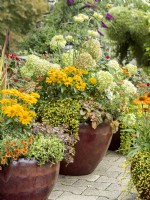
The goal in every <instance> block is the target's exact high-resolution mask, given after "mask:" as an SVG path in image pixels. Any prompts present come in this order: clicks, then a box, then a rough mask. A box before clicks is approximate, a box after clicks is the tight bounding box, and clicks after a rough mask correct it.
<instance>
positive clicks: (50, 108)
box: [38, 98, 80, 163]
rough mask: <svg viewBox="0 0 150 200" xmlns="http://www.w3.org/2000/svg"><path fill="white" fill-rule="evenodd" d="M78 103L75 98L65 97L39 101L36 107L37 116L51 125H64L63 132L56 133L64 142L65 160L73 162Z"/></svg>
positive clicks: (78, 115)
mask: <svg viewBox="0 0 150 200" xmlns="http://www.w3.org/2000/svg"><path fill="white" fill-rule="evenodd" d="M79 111H80V104H79V102H78V101H77V100H72V99H70V98H68V99H67V98H66V99H63V100H53V101H50V100H49V102H44V101H41V102H40V104H39V108H38V117H39V119H40V120H41V121H42V122H46V124H48V125H50V126H51V127H64V128H65V132H63V133H62V131H61V132H59V133H56V135H57V136H58V137H59V138H61V139H62V140H63V142H64V144H65V158H64V159H65V160H66V162H67V163H69V162H73V157H72V156H74V154H75V149H74V145H75V143H76V142H77V140H78V139H79V136H78V130H79V123H80V121H79V119H80V112H79Z"/></svg>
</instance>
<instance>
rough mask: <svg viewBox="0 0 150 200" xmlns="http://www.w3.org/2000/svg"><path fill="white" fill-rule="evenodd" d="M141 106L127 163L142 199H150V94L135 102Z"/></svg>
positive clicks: (132, 180)
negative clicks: (129, 165)
mask: <svg viewBox="0 0 150 200" xmlns="http://www.w3.org/2000/svg"><path fill="white" fill-rule="evenodd" d="M134 103H136V104H140V106H138V110H137V114H138V115H137V125H136V128H135V130H134V131H135V134H134V137H135V141H134V144H133V145H132V147H131V148H130V150H129V153H128V157H127V158H128V159H127V162H128V163H129V164H131V170H130V171H131V183H132V184H133V185H134V186H135V188H136V189H137V191H138V193H139V196H140V198H141V199H144V200H149V199H150V134H149V129H150V114H149V113H150V112H149V111H150V107H149V105H150V93H147V94H146V95H144V96H141V97H139V99H136V100H134Z"/></svg>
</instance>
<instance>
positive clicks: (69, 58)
mask: <svg viewBox="0 0 150 200" xmlns="http://www.w3.org/2000/svg"><path fill="white" fill-rule="evenodd" d="M75 53H77V52H75V50H74V49H70V50H68V51H67V52H65V53H63V54H62V63H63V65H64V66H69V65H73V63H74V56H75V55H74V54H75Z"/></svg>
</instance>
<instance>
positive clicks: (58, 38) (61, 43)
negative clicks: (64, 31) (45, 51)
mask: <svg viewBox="0 0 150 200" xmlns="http://www.w3.org/2000/svg"><path fill="white" fill-rule="evenodd" d="M66 43H67V42H66V40H65V39H64V36H63V35H55V36H54V37H53V38H52V39H51V42H50V47H51V49H52V50H56V49H63V48H64V47H65V45H66Z"/></svg>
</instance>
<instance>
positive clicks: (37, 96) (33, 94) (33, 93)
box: [31, 92, 40, 99]
mask: <svg viewBox="0 0 150 200" xmlns="http://www.w3.org/2000/svg"><path fill="white" fill-rule="evenodd" d="M31 95H32V96H33V97H35V98H37V99H39V98H40V95H39V94H38V93H36V92H32V93H31Z"/></svg>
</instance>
